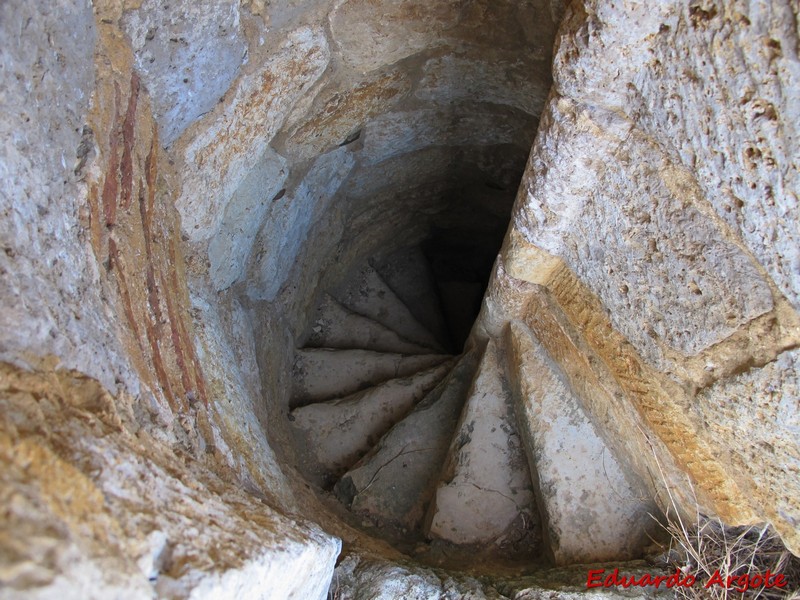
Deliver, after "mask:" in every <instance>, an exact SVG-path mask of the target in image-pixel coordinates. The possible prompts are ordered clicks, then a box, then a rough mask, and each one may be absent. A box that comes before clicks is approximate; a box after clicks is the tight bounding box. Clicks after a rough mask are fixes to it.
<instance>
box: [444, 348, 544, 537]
mask: <svg viewBox="0 0 800 600" xmlns="http://www.w3.org/2000/svg"><path fill="white" fill-rule="evenodd" d="M504 358H505V357H502V358H501V357H498V353H497V347H496V344H495V342H494V341H492V340H490V341H489V342H488V345H487V347H486V350H485V351H484V354H483V358H482V360H481V364H480V366H479V367H478V372H477V374H476V375H475V379H474V380H473V382H472V386H471V388H470V390H469V394H468V396H467V402H466V405H465V407H464V411H463V413H462V415H461V419H460V423H459V426H458V428H457V429H456V435H455V436H454V437H453V441H452V443H451V445H450V450H449V454H448V457H447V462H446V464H445V467H444V470H443V473H442V482H441V483H440V484H439V487H438V489H437V490H436V495H435V497H434V504H433V506H432V519H431V524H430V527H429V529H428V532H429V534H430V535H432V536H435V537H437V538H441V539H445V540H448V541H450V542H453V543H455V544H481V545H486V544H488V545H496V546H499V547H502V546H504V545H506V544H509V545H510V544H511V543H512V542H517V541H518V540H519V539H521V538H528V539H526V540H525V541H526V542H527V543H528V545H529V549H530V545H532V544H535V543H536V542H537V541H539V540H537V539H535V538H536V537H537V529H538V528H539V510H538V508H537V507H536V502H535V500H534V497H533V486H532V484H531V474H530V469H529V468H528V459H527V457H526V456H525V451H524V449H523V447H522V442H521V440H520V437H519V434H518V433H517V426H516V418H515V417H514V408H513V401H512V398H511V390H510V388H509V385H508V382H507V381H506V380H505V375H504V369H503V366H502V362H501V360H502V359H504Z"/></svg>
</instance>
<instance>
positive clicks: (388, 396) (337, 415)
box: [289, 363, 450, 486]
mask: <svg viewBox="0 0 800 600" xmlns="http://www.w3.org/2000/svg"><path fill="white" fill-rule="evenodd" d="M449 368H450V364H449V363H445V364H443V365H439V366H436V367H433V368H431V369H427V370H425V371H421V372H419V373H416V374H414V375H412V376H410V377H404V378H399V379H392V380H390V381H387V382H385V383H383V384H381V385H378V386H375V387H372V388H370V389H368V390H364V391H363V392H358V393H356V394H352V395H350V396H346V397H344V398H340V399H338V400H332V401H329V402H321V403H317V404H309V405H308V406H304V407H301V408H297V409H295V410H293V411H292V412H291V414H290V415H289V419H290V421H291V422H292V431H293V432H294V434H295V436H296V440H297V448H298V449H299V451H300V452H301V456H300V461H301V464H300V465H299V466H300V469H301V470H302V471H303V472H304V474H305V475H306V476H307V477H308V478H309V479H310V480H311V481H313V482H315V483H317V484H318V485H321V486H322V485H326V484H327V483H330V482H331V477H337V476H339V475H341V474H342V473H344V472H345V471H346V470H347V469H348V468H350V467H351V466H352V465H353V464H354V463H355V462H356V461H357V460H358V459H359V458H361V457H362V456H364V454H366V453H367V451H368V450H369V449H370V448H371V447H372V446H373V445H374V444H375V443H376V442H377V441H378V440H379V439H380V437H381V436H382V435H383V434H384V433H386V431H387V430H389V429H390V428H391V427H392V426H393V425H394V424H395V423H397V422H398V421H399V420H400V419H402V418H403V417H404V416H405V415H406V414H408V412H409V411H410V410H411V409H412V408H413V407H414V405H415V404H416V403H417V402H419V401H420V400H422V399H423V398H424V397H425V395H426V394H427V393H428V391H430V390H431V389H432V388H433V387H434V386H435V385H436V384H437V383H438V382H439V380H441V378H442V377H444V375H445V374H446V373H447V371H448V369H449Z"/></svg>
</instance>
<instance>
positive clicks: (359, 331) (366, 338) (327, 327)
mask: <svg viewBox="0 0 800 600" xmlns="http://www.w3.org/2000/svg"><path fill="white" fill-rule="evenodd" d="M304 346H306V347H309V348H337V349H340V350H347V349H361V350H373V351H375V352H392V353H397V354H430V353H431V349H430V348H427V347H425V346H421V345H420V344H415V343H413V342H409V341H408V340H406V339H403V338H402V337H401V336H400V335H398V334H397V333H396V332H394V331H392V330H391V329H389V328H388V327H386V326H385V325H381V324H380V323H378V322H377V321H375V320H373V319H370V318H368V317H365V316H363V315H359V314H356V313H354V312H352V311H350V310H348V309H347V308H345V307H344V306H342V304H341V303H339V301H338V300H336V299H335V298H333V297H331V296H330V295H328V294H325V295H324V297H323V299H322V302H320V305H319V306H318V307H317V310H316V315H315V317H314V320H313V321H312V324H311V326H310V327H309V331H308V333H307V335H306V336H305V344H304Z"/></svg>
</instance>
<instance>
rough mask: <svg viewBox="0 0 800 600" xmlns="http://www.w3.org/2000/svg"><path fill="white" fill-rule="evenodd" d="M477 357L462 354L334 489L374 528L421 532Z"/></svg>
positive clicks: (338, 495)
mask: <svg viewBox="0 0 800 600" xmlns="http://www.w3.org/2000/svg"><path fill="white" fill-rule="evenodd" d="M479 358H480V356H479V352H477V351H475V350H473V351H471V352H468V353H467V354H465V355H464V356H462V358H461V359H460V360H459V361H458V364H457V365H456V366H455V367H453V369H452V371H450V373H449V374H448V376H447V377H446V378H445V379H444V380H443V381H442V382H441V383H440V384H439V385H438V386H437V387H436V389H435V390H434V391H433V392H431V393H430V394H429V396H428V397H426V398H425V400H423V401H422V402H420V404H419V405H417V407H416V408H415V409H414V411H413V412H412V413H411V414H410V415H408V416H407V417H406V418H405V419H403V420H402V421H400V422H399V423H398V424H397V425H395V426H394V427H393V428H392V429H391V430H390V431H389V432H388V433H387V434H386V435H385V436H384V437H383V438H382V439H381V441H380V442H379V443H378V445H377V446H376V447H375V448H374V449H373V450H372V451H371V452H370V453H369V454H368V455H367V456H365V457H364V458H363V459H362V460H361V461H359V462H358V464H356V465H355V467H354V468H352V469H351V470H350V471H349V472H348V473H347V474H346V475H345V476H344V477H342V479H341V480H340V481H339V482H338V483H337V484H336V486H335V487H334V490H335V492H336V495H337V497H338V498H339V499H340V500H341V501H342V502H343V503H344V504H346V505H348V506H349V507H350V509H351V510H352V512H354V513H355V514H357V515H359V516H360V517H362V518H364V519H366V520H367V521H370V522H371V523H372V524H373V525H374V526H376V527H379V528H382V529H385V530H387V531H394V532H396V533H398V534H405V533H407V532H408V531H413V530H417V529H419V528H421V525H422V521H423V519H424V517H425V513H426V510H427V506H428V503H429V501H430V498H431V496H432V494H433V492H434V489H435V486H436V482H437V481H438V478H439V473H440V472H441V469H442V463H443V462H444V458H445V455H446V453H447V449H448V446H449V445H450V440H451V439H452V436H453V431H454V429H455V427H456V424H457V422H458V416H459V414H460V413H461V407H462V405H463V403H464V399H465V398H466V395H467V391H468V390H469V386H470V383H471V382H472V376H473V373H474V372H475V368H476V367H477V364H478V359H479Z"/></svg>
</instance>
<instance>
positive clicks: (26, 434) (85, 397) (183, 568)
mask: <svg viewBox="0 0 800 600" xmlns="http://www.w3.org/2000/svg"><path fill="white" fill-rule="evenodd" d="M132 404H133V400H132V398H131V397H130V396H128V395H127V394H120V395H118V396H117V397H113V396H111V395H110V394H109V393H108V392H107V391H106V390H105V389H104V388H103V387H102V386H101V385H100V384H99V382H97V381H96V380H94V379H91V378H90V377H87V376H86V375H84V374H82V373H79V372H77V371H65V370H51V371H32V372H31V371H22V370H20V369H17V368H16V367H13V366H11V365H9V364H7V363H3V364H2V365H0V406H1V407H2V415H3V427H2V430H1V431H0V463H2V469H0V473H1V475H0V497H2V502H3V507H4V518H3V521H2V524H0V555H2V557H3V570H2V576H1V577H2V578H1V579H0V583H2V585H0V598H3V599H6V598H7V599H9V600H10V599H11V598H20V597H25V598H55V597H58V598H64V599H71V598H75V599H76V600H77V599H84V598H111V597H113V598H152V597H158V598H189V597H191V598H197V599H199V598H208V599H214V600H217V599H220V598H230V599H237V598H274V599H275V600H278V599H281V600H282V599H284V598H290V597H297V598H319V599H322V598H324V597H325V595H326V593H327V588H328V584H329V582H330V579H331V576H332V572H333V567H334V563H335V559H336V556H337V555H338V554H339V551H340V542H339V540H337V539H336V538H334V537H332V536H329V535H327V534H325V533H323V532H322V531H321V530H320V529H319V528H318V527H317V526H315V525H310V524H308V523H303V522H297V521H294V520H290V519H288V518H286V517H284V516H282V515H280V514H278V513H276V512H275V511H273V510H272V509H270V508H269V507H268V506H266V505H265V503H263V500H262V499H261V498H259V497H257V496H254V495H252V494H247V493H244V492H242V491H240V490H239V488H238V487H237V486H232V485H231V484H230V482H226V481H224V480H222V479H220V478H218V477H216V476H214V475H213V474H212V473H211V472H210V471H209V470H208V469H206V468H203V467H202V466H201V465H200V464H198V463H197V462H196V461H193V460H192V459H191V457H189V456H187V455H179V454H176V453H175V452H174V451H173V450H172V449H171V448H170V447H169V446H167V445H164V444H162V443H161V442H159V441H158V440H156V439H154V438H153V437H151V436H150V435H149V434H147V433H146V432H145V431H144V430H142V429H140V428H138V426H137V424H136V418H135V416H134V414H133V406H132Z"/></svg>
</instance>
